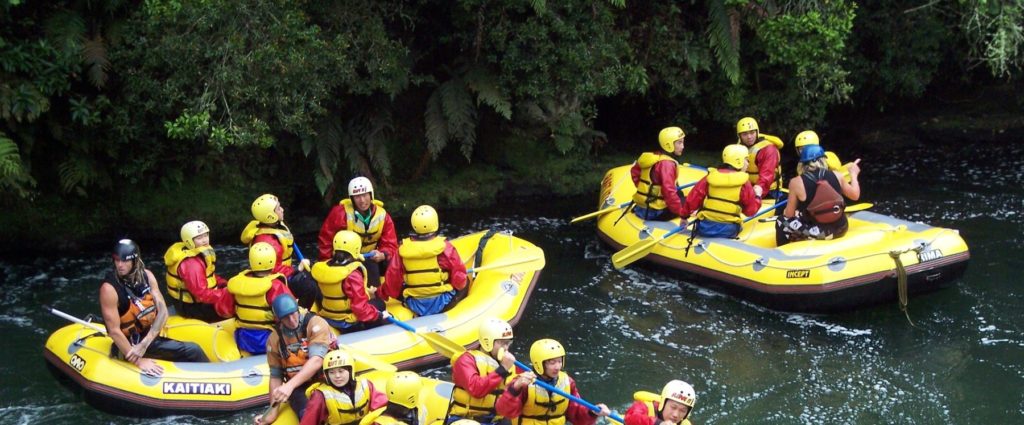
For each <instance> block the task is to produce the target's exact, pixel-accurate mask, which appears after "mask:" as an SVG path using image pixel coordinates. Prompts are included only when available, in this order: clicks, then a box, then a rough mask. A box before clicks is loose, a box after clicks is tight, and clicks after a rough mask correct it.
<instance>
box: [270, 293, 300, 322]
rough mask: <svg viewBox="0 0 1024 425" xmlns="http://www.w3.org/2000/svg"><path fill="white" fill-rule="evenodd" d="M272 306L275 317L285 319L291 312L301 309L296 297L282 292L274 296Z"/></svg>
mask: <svg viewBox="0 0 1024 425" xmlns="http://www.w3.org/2000/svg"><path fill="white" fill-rule="evenodd" d="M271 308H273V310H274V317H276V318H278V319H283V318H285V317H287V316H288V315H289V314H292V313H294V312H296V311H299V303H297V302H295V297H293V296H291V295H288V294H281V295H278V296H277V298H274V302H273V303H272V305H271Z"/></svg>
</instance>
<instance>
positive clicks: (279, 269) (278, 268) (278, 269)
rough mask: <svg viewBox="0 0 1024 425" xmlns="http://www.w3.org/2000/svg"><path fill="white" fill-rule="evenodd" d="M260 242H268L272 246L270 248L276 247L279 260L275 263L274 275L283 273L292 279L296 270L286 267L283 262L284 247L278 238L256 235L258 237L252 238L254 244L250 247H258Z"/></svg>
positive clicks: (275, 251)
mask: <svg viewBox="0 0 1024 425" xmlns="http://www.w3.org/2000/svg"><path fill="white" fill-rule="evenodd" d="M258 242H266V243H268V244H270V246H272V247H274V253H275V254H276V255H277V259H276V260H275V262H274V270H273V272H274V273H281V274H283V275H285V277H291V276H292V273H295V269H293V268H292V267H291V266H286V265H284V263H282V262H281V261H282V258H281V256H282V255H283V254H284V247H282V246H281V242H279V241H278V240H277V237H276V236H274V235H256V237H254V238H252V243H250V244H249V246H253V245H256V243H258Z"/></svg>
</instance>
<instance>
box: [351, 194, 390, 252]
mask: <svg viewBox="0 0 1024 425" xmlns="http://www.w3.org/2000/svg"><path fill="white" fill-rule="evenodd" d="M339 204H341V206H343V207H345V222H346V223H348V224H346V226H347V227H348V230H351V231H353V232H356V234H358V235H359V238H360V239H362V240H363V247H362V249H360V250H359V252H362V253H364V254H365V253H367V252H370V251H373V250H375V249H377V242H380V237H381V235H382V234H384V220H385V218H387V215H388V212H387V211H385V210H384V203H383V202H381V201H378V200H376V199H374V200H373V205H374V206H376V208H374V209H373V217H371V218H370V223H369V225H367V224H366V223H364V222H363V221H362V220H358V219H356V208H355V206H354V205H352V200H351V199H342V200H341V202H339Z"/></svg>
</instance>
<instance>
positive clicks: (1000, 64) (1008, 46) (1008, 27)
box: [960, 0, 1024, 77]
mask: <svg viewBox="0 0 1024 425" xmlns="http://www.w3.org/2000/svg"><path fill="white" fill-rule="evenodd" d="M960 4H961V5H962V6H963V7H964V8H965V9H964V11H963V12H962V21H961V22H962V23H961V25H962V27H963V31H964V33H965V34H964V35H965V36H966V38H967V40H968V42H969V43H970V56H969V59H970V60H972V61H974V62H975V63H984V64H985V65H987V66H988V67H989V69H990V70H991V71H992V75H994V76H1000V77H1010V76H1012V75H1013V71H1019V70H1020V68H1021V67H1022V66H1024V0H960Z"/></svg>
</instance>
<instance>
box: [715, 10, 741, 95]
mask: <svg viewBox="0 0 1024 425" xmlns="http://www.w3.org/2000/svg"><path fill="white" fill-rule="evenodd" d="M707 5H708V32H707V35H708V42H709V43H710V45H711V49H712V50H713V51H714V52H715V59H716V60H717V61H718V65H719V66H720V67H721V68H722V72H724V73H725V76H726V78H728V79H729V81H730V82H731V83H733V84H737V83H739V81H740V52H739V46H738V44H737V41H736V39H734V38H733V33H734V32H733V22H732V19H730V18H729V12H728V10H727V9H726V6H725V0H708V2H707Z"/></svg>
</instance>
